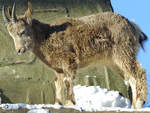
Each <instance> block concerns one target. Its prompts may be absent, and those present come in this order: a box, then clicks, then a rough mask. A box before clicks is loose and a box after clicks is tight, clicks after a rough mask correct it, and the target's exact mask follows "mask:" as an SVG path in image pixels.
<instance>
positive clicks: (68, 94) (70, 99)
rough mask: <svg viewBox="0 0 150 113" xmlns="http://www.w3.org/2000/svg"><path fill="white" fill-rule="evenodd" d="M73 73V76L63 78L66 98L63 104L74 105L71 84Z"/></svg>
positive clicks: (72, 84) (72, 83) (72, 82)
mask: <svg viewBox="0 0 150 113" xmlns="http://www.w3.org/2000/svg"><path fill="white" fill-rule="evenodd" d="M74 79H75V77H74V75H73V76H66V77H65V79H64V83H65V86H66V87H65V88H66V100H65V105H67V106H69V105H74V104H75V101H74V94H73V86H74Z"/></svg>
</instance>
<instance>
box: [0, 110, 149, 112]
mask: <svg viewBox="0 0 150 113" xmlns="http://www.w3.org/2000/svg"><path fill="white" fill-rule="evenodd" d="M28 111H29V110H27V109H19V110H2V109H0V113H28ZM50 112H51V113H92V112H85V111H82V112H80V111H77V110H73V109H50ZM116 112H119V111H98V112H93V113H116ZM119 113H131V112H126V111H124V112H119ZM132 113H149V112H144V111H143V112H139V111H137V112H132Z"/></svg>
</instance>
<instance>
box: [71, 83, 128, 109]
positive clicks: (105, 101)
mask: <svg viewBox="0 0 150 113" xmlns="http://www.w3.org/2000/svg"><path fill="white" fill-rule="evenodd" d="M73 91H74V96H75V101H76V105H77V106H80V107H81V108H82V109H83V110H86V111H99V110H101V109H102V108H110V107H111V108H117V107H119V108H131V105H130V101H129V100H128V99H126V98H124V97H122V96H120V95H119V92H118V91H108V90H107V89H104V88H100V87H99V86H88V87H87V86H80V85H77V86H75V87H74V88H73Z"/></svg>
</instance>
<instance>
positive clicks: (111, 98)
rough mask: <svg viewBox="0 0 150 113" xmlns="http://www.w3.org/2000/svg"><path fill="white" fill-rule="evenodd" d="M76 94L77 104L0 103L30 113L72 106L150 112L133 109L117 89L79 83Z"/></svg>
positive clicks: (77, 108)
mask: <svg viewBox="0 0 150 113" xmlns="http://www.w3.org/2000/svg"><path fill="white" fill-rule="evenodd" d="M73 91H74V95H75V101H76V105H75V106H62V105H52V104H38V105H29V104H19V103H18V104H0V108H2V109H5V110H11V109H13V110H14V109H15V110H16V109H21V108H26V109H29V111H28V113H50V111H49V110H47V109H48V108H55V109H61V108H72V109H76V110H79V111H82V110H85V111H91V112H92V111H116V112H118V111H128V112H133V111H136V112H140V111H146V112H150V108H142V109H136V110H135V109H131V105H130V101H129V100H128V99H126V98H124V97H122V96H120V95H119V92H117V91H108V90H107V89H103V88H100V87H99V86H88V87H87V86H81V85H77V86H74V88H73Z"/></svg>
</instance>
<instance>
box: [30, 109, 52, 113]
mask: <svg viewBox="0 0 150 113" xmlns="http://www.w3.org/2000/svg"><path fill="white" fill-rule="evenodd" d="M28 113H50V111H49V110H46V109H32V110H30V111H28Z"/></svg>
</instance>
